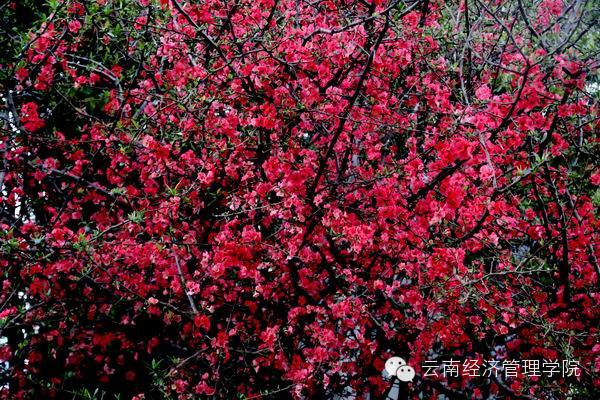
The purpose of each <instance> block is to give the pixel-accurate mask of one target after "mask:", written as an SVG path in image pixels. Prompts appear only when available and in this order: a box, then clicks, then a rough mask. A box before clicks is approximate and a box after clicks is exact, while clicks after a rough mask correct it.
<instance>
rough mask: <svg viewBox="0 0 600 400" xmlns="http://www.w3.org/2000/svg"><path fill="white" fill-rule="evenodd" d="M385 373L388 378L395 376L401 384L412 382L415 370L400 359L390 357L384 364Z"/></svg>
mask: <svg viewBox="0 0 600 400" xmlns="http://www.w3.org/2000/svg"><path fill="white" fill-rule="evenodd" d="M385 371H386V372H387V373H388V375H389V376H395V377H396V378H398V379H399V380H400V381H401V382H412V380H413V378H414V377H415V370H414V368H413V367H411V366H410V365H407V364H406V361H404V359H402V358H400V357H392V358H390V359H388V360H387V361H386V362H385Z"/></svg>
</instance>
